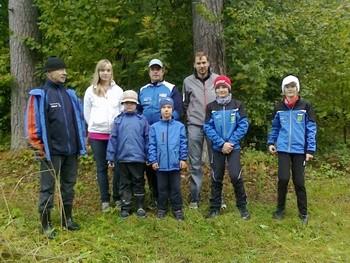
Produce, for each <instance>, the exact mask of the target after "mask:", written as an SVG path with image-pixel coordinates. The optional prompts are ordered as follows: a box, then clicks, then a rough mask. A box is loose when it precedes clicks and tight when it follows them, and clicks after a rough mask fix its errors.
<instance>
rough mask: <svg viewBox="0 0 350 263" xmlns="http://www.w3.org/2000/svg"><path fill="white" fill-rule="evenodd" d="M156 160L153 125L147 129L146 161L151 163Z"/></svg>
mask: <svg viewBox="0 0 350 263" xmlns="http://www.w3.org/2000/svg"><path fill="white" fill-rule="evenodd" d="M156 162H158V161H157V138H156V132H155V128H154V126H151V127H150V130H149V142H148V163H150V164H153V163H156Z"/></svg>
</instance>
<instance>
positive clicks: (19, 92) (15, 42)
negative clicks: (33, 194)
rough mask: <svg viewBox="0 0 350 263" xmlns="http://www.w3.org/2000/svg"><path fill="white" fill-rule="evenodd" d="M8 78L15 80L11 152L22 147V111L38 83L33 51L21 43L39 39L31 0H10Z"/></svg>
mask: <svg viewBox="0 0 350 263" xmlns="http://www.w3.org/2000/svg"><path fill="white" fill-rule="evenodd" d="M8 9H9V29H10V58H11V75H12V76H13V78H14V81H13V86H12V91H11V149H12V150H17V149H20V148H23V147H24V146H25V145H26V143H25V138H24V112H25V107H26V101H27V98H28V95H27V94H28V90H29V89H30V88H31V87H34V86H36V85H37V84H38V82H37V80H36V79H35V76H34V72H35V65H36V62H37V55H36V52H34V51H33V50H30V48H29V47H28V46H27V45H26V44H25V42H24V40H25V39H26V38H28V37H30V38H33V39H35V40H38V39H39V35H40V34H39V29H38V25H37V18H38V12H37V9H36V7H35V6H34V3H33V1H32V0H9V5H8Z"/></svg>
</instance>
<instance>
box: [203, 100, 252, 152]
mask: <svg viewBox="0 0 350 263" xmlns="http://www.w3.org/2000/svg"><path fill="white" fill-rule="evenodd" d="M248 127H249V122H248V118H247V114H246V112H245V109H244V105H243V104H242V102H240V101H239V100H236V99H233V98H232V99H231V101H230V102H229V103H227V104H225V105H221V104H219V103H218V102H217V101H216V100H215V101H213V102H211V103H209V104H208V106H207V109H206V117H205V123H204V126H203V129H204V132H205V134H206V135H207V137H208V138H209V139H210V141H211V142H212V148H213V149H214V150H215V151H218V152H221V150H222V147H223V145H224V143H225V142H229V143H232V144H233V147H234V149H235V150H239V149H240V148H241V147H240V140H241V139H242V138H243V137H244V136H245V135H246V133H247V131H248Z"/></svg>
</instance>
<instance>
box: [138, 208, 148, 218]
mask: <svg viewBox="0 0 350 263" xmlns="http://www.w3.org/2000/svg"><path fill="white" fill-rule="evenodd" d="M136 215H137V217H140V218H145V217H146V211H145V209H143V208H139V209H137V212H136Z"/></svg>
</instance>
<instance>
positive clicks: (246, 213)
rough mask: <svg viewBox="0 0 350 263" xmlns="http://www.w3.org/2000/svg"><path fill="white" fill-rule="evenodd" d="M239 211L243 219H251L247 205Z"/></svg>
mask: <svg viewBox="0 0 350 263" xmlns="http://www.w3.org/2000/svg"><path fill="white" fill-rule="evenodd" d="M239 213H240V214H241V218H242V219H243V220H249V219H250V214H249V211H248V209H247V208H246V207H244V208H240V209H239Z"/></svg>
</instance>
